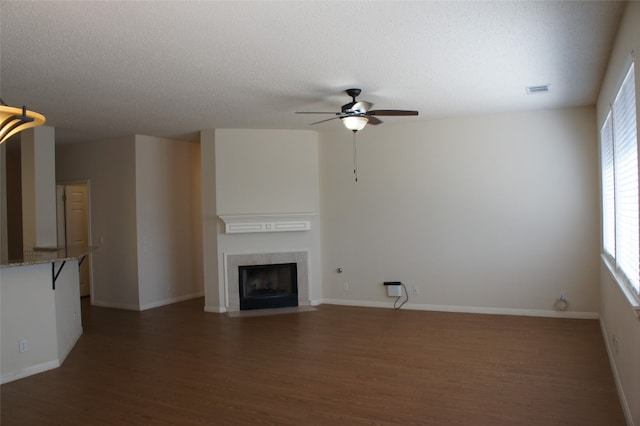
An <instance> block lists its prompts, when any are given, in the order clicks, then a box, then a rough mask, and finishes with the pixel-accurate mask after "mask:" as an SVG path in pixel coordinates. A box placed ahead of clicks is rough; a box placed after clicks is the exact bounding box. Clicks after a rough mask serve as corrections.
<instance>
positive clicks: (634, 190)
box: [600, 63, 640, 294]
mask: <svg viewBox="0 0 640 426" xmlns="http://www.w3.org/2000/svg"><path fill="white" fill-rule="evenodd" d="M635 91H636V89H635V74H634V65H633V63H632V64H631V66H630V67H629V70H628V71H627V74H626V75H625V78H624V80H623V82H622V85H621V86H620V89H619V91H618V93H617V95H616V97H615V99H614V101H613V105H612V106H611V111H610V114H609V115H608V116H607V119H606V120H605V122H604V124H603V126H602V129H601V131H600V143H601V155H602V196H603V200H602V203H603V230H602V234H603V249H604V251H605V252H606V253H607V254H609V255H610V256H611V257H612V258H613V259H614V260H615V263H616V269H617V270H618V271H619V272H620V273H622V275H623V276H624V277H625V279H626V281H628V284H629V286H630V287H631V288H632V289H633V290H635V292H636V294H640V214H639V208H640V207H639V195H638V132H637V123H636V97H635Z"/></svg>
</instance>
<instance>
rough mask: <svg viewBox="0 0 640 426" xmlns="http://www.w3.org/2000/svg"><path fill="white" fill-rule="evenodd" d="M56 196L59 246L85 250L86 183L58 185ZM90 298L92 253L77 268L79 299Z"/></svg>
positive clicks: (87, 239)
mask: <svg viewBox="0 0 640 426" xmlns="http://www.w3.org/2000/svg"><path fill="white" fill-rule="evenodd" d="M56 197H57V223H58V247H62V248H65V249H69V250H75V249H78V250H82V249H88V248H89V247H90V246H91V241H90V239H91V232H90V229H89V226H90V223H91V221H90V220H89V218H90V217H91V216H90V210H89V184H88V182H81V183H72V184H58V185H56ZM90 295H91V254H89V255H87V257H86V258H85V259H84V261H83V262H82V264H81V265H80V297H84V296H90Z"/></svg>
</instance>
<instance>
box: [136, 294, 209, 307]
mask: <svg viewBox="0 0 640 426" xmlns="http://www.w3.org/2000/svg"><path fill="white" fill-rule="evenodd" d="M202 296H204V291H199V292H197V293H191V294H185V295H183V296H178V297H172V298H170V299H164V300H158V301H157V302H153V303H146V304H144V305H142V306H140V310H141V311H146V310H147V309H153V308H159V307H160V306H165V305H171V304H172V303H178V302H184V301H185V300H191V299H196V298H198V297H202Z"/></svg>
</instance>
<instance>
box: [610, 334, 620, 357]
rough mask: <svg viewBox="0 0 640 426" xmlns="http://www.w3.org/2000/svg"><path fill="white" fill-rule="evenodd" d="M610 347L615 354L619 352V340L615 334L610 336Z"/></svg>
mask: <svg viewBox="0 0 640 426" xmlns="http://www.w3.org/2000/svg"><path fill="white" fill-rule="evenodd" d="M611 349H612V350H613V353H614V354H616V355H618V352H620V340H618V336H616V335H615V334H614V335H613V336H611Z"/></svg>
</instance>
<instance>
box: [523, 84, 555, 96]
mask: <svg viewBox="0 0 640 426" xmlns="http://www.w3.org/2000/svg"><path fill="white" fill-rule="evenodd" d="M549 86H550V85H549V84H543V85H541V86H527V94H528V95H533V94H536V93H549Z"/></svg>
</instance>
